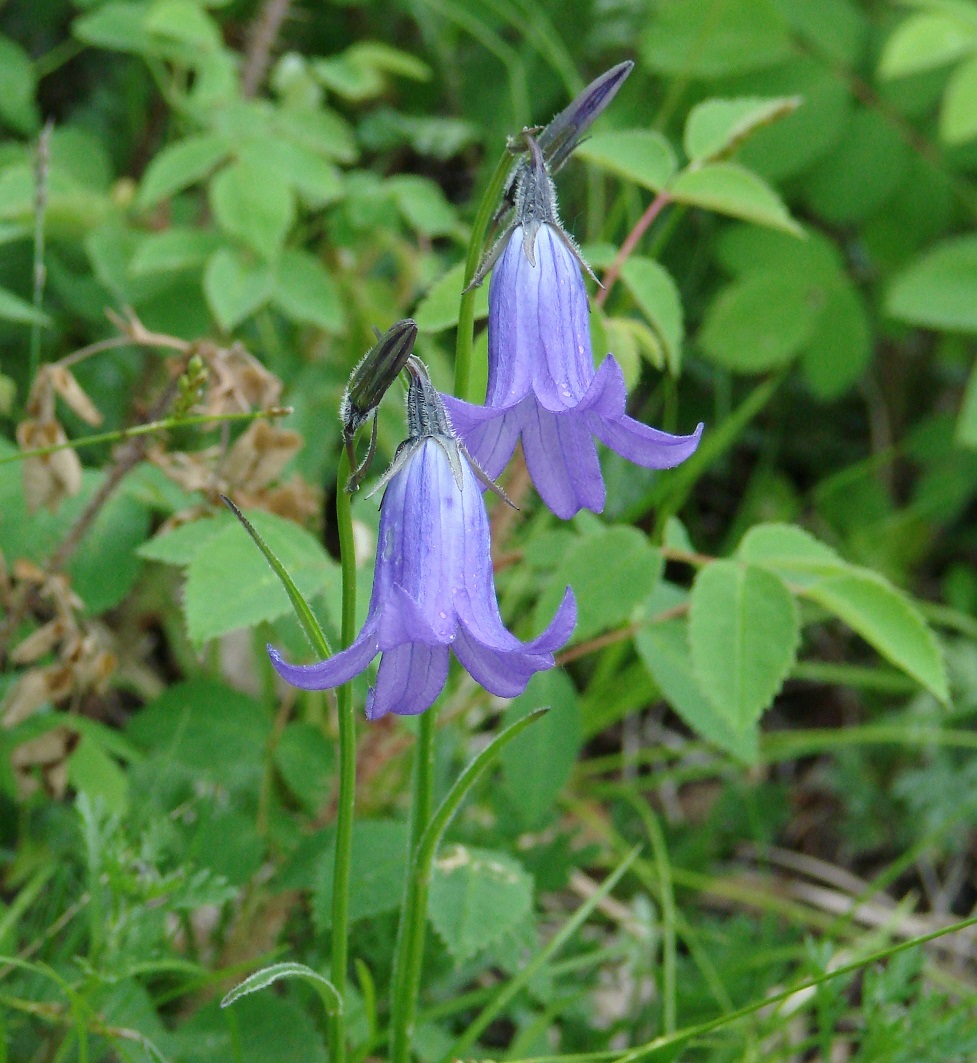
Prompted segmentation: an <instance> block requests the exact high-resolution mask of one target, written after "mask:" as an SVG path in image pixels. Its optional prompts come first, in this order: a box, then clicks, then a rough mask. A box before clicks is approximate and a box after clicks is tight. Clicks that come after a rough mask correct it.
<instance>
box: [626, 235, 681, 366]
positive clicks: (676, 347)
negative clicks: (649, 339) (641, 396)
mask: <svg viewBox="0 0 977 1063" xmlns="http://www.w3.org/2000/svg"><path fill="white" fill-rule="evenodd" d="M621 280H622V281H624V283H625V285H626V286H627V288H628V291H629V292H630V293H631V295H632V296H633V297H634V301H635V302H636V303H637V304H638V307H639V308H640V310H641V312H642V313H643V314H644V315H645V317H646V318H647V319H648V322H649V323H650V324H651V326H652V328H653V329H654V331H655V335H656V336H657V337H658V339H659V341H660V343H661V347H662V350H663V351H664V353H665V361H666V363H667V364H668V368H669V371H670V372H671V373H672V375H673V376H678V374H679V372H680V371H681V368H682V338H683V336H684V334H685V324H684V321H683V317H682V299H681V296H680V295H679V293H678V288H677V286H676V284H675V281H674V280H672V275H671V274H670V273H669V272H668V270H666V269H665V268H664V267H663V266H660V265H659V264H658V263H657V262H655V261H653V260H652V259H650V258H642V257H641V256H640V255H632V256H631V258H629V259H628V261H627V262H625V264H624V268H623V269H622V270H621Z"/></svg>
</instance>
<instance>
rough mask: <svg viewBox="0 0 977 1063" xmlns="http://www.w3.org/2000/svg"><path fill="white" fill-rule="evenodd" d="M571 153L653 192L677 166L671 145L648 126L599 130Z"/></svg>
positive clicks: (660, 186) (661, 187) (662, 186)
mask: <svg viewBox="0 0 977 1063" xmlns="http://www.w3.org/2000/svg"><path fill="white" fill-rule="evenodd" d="M574 154H575V155H576V156H577V157H578V158H580V159H583V160H584V161H585V162H592V163H593V164H594V165H595V166H599V167H600V168H601V169H602V170H609V171H610V172H611V173H614V174H617V175H618V177H623V178H624V179H625V180H627V181H634V183H635V184H638V185H641V186H642V187H643V188H650V189H651V190H652V191H653V192H660V191H661V190H662V189H663V188H664V187H665V185H666V184H667V183H668V180H669V178H670V177H671V176H672V174H674V173H675V171H676V170H677V169H678V160H677V159H676V158H675V150H674V149H673V148H672V145H671V144H670V143H669V142H668V140H666V138H665V137H663V136H662V135H661V133H656V132H654V130H651V129H621V130H615V131H612V132H610V133H598V134H597V135H596V136H593V137H591V138H590V139H589V140H585V141H584V142H583V143H582V144H581V145H580V147H578V148H577V150H576V152H575V153H574Z"/></svg>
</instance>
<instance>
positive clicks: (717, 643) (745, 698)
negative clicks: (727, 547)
mask: <svg viewBox="0 0 977 1063" xmlns="http://www.w3.org/2000/svg"><path fill="white" fill-rule="evenodd" d="M689 641H690V645H691V648H692V662H693V665H694V667H695V674H696V677H697V678H698V681H699V685H700V686H701V687H702V690H703V691H704V693H705V694H706V696H707V697H708V698H709V700H710V701H711V702H712V704H713V706H714V707H715V708H716V710H717V711H718V712H719V713H720V715H722V716H723V717H724V718H725V719H726V720H727V722H728V723H729V724H730V725H731V726H732V727H733V729H734V730H737V731H744V730H748V729H749V728H750V727H752V726H753V725H754V724H755V723H756V721H757V720H758V719H759V717H760V715H761V713H762V712H763V710H764V709H765V708H767V706H768V705H769V704H770V703H771V702H772V701H773V699H774V697H776V695H777V692H778V691H779V690H780V687H781V684H782V683H783V681H784V680H785V679H786V678H787V675H788V673H789V672H790V669H791V667H792V666H793V664H794V661H795V659H796V656H797V647H798V644H799V642H800V622H799V620H798V615H797V605H796V603H795V601H794V598H793V596H792V595H791V593H790V591H788V590H787V588H786V587H785V586H784V583H783V581H782V580H781V579H780V578H779V577H777V576H775V575H773V574H772V573H770V572H767V571H765V570H764V569H762V568H758V567H756V566H754V565H741V564H737V562H735V561H714V562H712V563H711V564H710V565H707V566H706V567H705V568H702V569H700V570H699V573H698V575H697V576H696V579H695V583H694V584H693V585H692V607H691V611H690V616H689Z"/></svg>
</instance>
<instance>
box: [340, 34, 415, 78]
mask: <svg viewBox="0 0 977 1063" xmlns="http://www.w3.org/2000/svg"><path fill="white" fill-rule="evenodd" d="M344 54H345V55H346V57H347V58H348V59H350V60H352V61H353V62H354V63H360V64H361V65H364V66H371V67H373V68H374V69H375V70H380V71H382V72H383V73H384V74H393V75H394V76H395V77H403V78H409V79H410V80H411V81H430V80H431V68H430V67H429V66H428V65H427V63H425V62H423V61H422V60H421V59H418V58H417V56H416V55H413V54H412V53H411V52H405V51H402V50H401V49H400V48H394V47H393V46H392V45H390V44H387V43H386V42H385V41H358V42H357V43H356V44H351V45H350V46H349V47H348V48H347V49H346V52H345V53H344Z"/></svg>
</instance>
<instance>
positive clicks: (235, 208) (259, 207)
mask: <svg viewBox="0 0 977 1063" xmlns="http://www.w3.org/2000/svg"><path fill="white" fill-rule="evenodd" d="M210 205H211V208H212V209H213V211H214V217H215V218H216V219H217V223H218V225H220V227H221V228H222V229H223V230H224V232H226V233H229V234H230V235H231V236H236V237H237V238H238V239H239V240H241V241H243V242H244V243H245V244H247V245H248V247H252V248H254V250H255V251H257V252H258V254H259V255H262V256H263V257H264V258H266V259H273V258H275V257H276V256H277V255H278V253H279V252H280V250H281V247H282V244H283V243H284V242H285V237H286V235H287V234H288V230H289V229H290V228H291V226H292V222H293V221H294V219H295V200H294V198H293V196H292V189H291V186H290V185H289V183H288V182H287V181H286V180H285V179H284V178H283V177H282V175H281V173H280V172H279V170H278V169H277V168H276V167H275V166H274V165H272V164H271V163H269V162H258V161H257V160H254V159H252V160H250V161H249V162H247V163H245V162H236V163H232V164H231V165H230V166H226V167H225V168H224V169H223V170H221V172H220V173H219V174H217V176H216V177H214V179H213V180H212V181H211V182H210Z"/></svg>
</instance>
